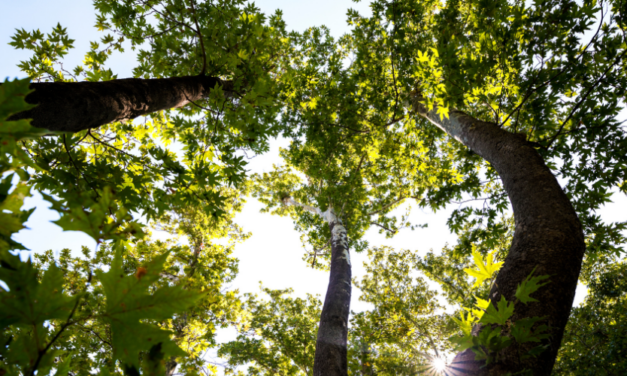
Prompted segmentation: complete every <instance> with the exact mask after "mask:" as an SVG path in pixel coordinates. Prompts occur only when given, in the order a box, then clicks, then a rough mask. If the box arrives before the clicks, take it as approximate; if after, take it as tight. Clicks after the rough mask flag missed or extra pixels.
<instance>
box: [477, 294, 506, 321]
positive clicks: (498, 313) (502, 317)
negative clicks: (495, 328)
mask: <svg viewBox="0 0 627 376" xmlns="http://www.w3.org/2000/svg"><path fill="white" fill-rule="evenodd" d="M497 306H498V309H497V308H496V307H494V305H493V304H492V302H490V304H489V305H488V308H487V309H486V311H485V313H484V314H483V316H482V317H481V320H479V322H480V323H481V324H486V325H490V324H498V325H505V323H506V322H507V320H509V318H510V317H512V315H513V314H514V303H511V302H508V301H507V299H505V297H504V296H501V300H500V301H499V302H498V304H497Z"/></svg>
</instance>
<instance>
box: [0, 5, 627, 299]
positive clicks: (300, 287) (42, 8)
mask: <svg viewBox="0 0 627 376" xmlns="http://www.w3.org/2000/svg"><path fill="white" fill-rule="evenodd" d="M367 4H368V2H361V3H358V4H355V3H354V2H352V1H350V0H299V1H295V0H261V1H258V2H257V6H258V7H260V8H261V10H262V11H263V12H265V13H266V14H268V13H273V12H274V10H275V9H277V8H280V9H282V10H283V12H284V19H285V20H286V22H287V25H288V29H295V30H297V31H302V30H304V29H306V28H307V27H310V26H318V25H322V24H324V25H327V26H328V27H329V28H330V29H331V32H332V33H333V35H335V36H340V35H342V34H343V33H345V32H347V31H348V27H347V25H346V23H345V18H346V10H347V9H348V8H354V9H358V10H359V11H360V12H362V13H365V14H369V12H370V11H369V8H368V5H367ZM0 9H2V12H0V57H1V58H0V79H4V78H5V77H8V78H11V79H12V78H14V77H24V74H23V73H22V72H20V71H19V69H18V68H17V64H18V63H19V61H20V60H25V59H28V58H29V57H30V53H29V52H27V51H16V50H14V49H13V47H11V46H9V45H8V44H7V43H8V42H10V37H11V36H12V35H13V34H14V31H15V29H16V28H24V29H26V30H29V31H30V30H32V29H37V28H39V29H40V30H41V31H42V32H44V33H48V32H50V30H51V29H52V27H54V26H55V25H56V24H57V22H60V23H61V25H62V26H63V27H66V28H67V31H68V33H69V36H70V38H73V39H75V40H76V42H75V46H76V48H75V49H74V50H73V52H72V53H70V55H69V56H68V58H67V59H66V61H67V64H66V68H67V67H70V68H72V67H74V66H75V65H76V64H77V63H79V62H80V61H81V59H82V57H83V54H84V52H85V51H87V50H88V45H89V42H90V41H95V40H99V39H100V37H101V36H102V34H101V33H99V32H98V31H97V30H96V29H95V28H94V27H93V25H94V23H95V17H94V11H93V8H92V5H91V1H88V0H55V1H50V0H21V1H14V0H0ZM134 65H135V60H134V58H133V57H132V55H131V51H130V49H129V50H127V53H126V54H124V55H122V54H119V53H115V54H114V55H112V57H111V58H110V60H109V64H108V67H111V68H112V70H113V72H114V73H117V74H118V76H119V77H120V78H125V77H131V69H132V68H133V66H134ZM281 144H283V146H286V143H285V141H284V140H283V141H281V140H278V141H275V142H274V143H273V144H272V150H271V152H270V153H268V154H266V155H263V156H258V157H256V158H254V159H253V160H252V161H251V163H250V165H249V168H250V169H251V170H252V171H254V172H263V171H270V170H271V169H272V164H273V163H276V164H279V163H280V159H279V157H278V147H279V146H281ZM615 199H616V200H618V201H619V202H620V204H618V203H617V204H613V205H611V206H609V207H607V208H604V209H603V210H602V211H601V213H600V214H601V215H602V216H603V217H604V218H605V219H606V220H607V221H624V220H627V213H625V211H624V210H622V211H621V210H620V208H621V207H622V208H624V207H625V204H627V200H626V199H625V197H624V196H621V197H615ZM27 206H29V207H33V206H36V207H37V210H36V211H35V213H34V214H33V215H32V216H31V219H30V220H29V221H28V223H27V225H28V227H29V229H28V230H23V231H21V232H20V233H19V234H17V236H16V240H17V241H20V242H22V243H23V244H24V245H25V246H27V247H28V248H30V249H31V250H32V252H43V251H45V250H48V249H52V250H54V251H59V250H61V249H63V248H70V249H72V250H75V251H78V250H80V247H81V246H82V245H86V246H88V247H90V248H91V249H94V246H95V243H94V241H93V240H92V239H91V238H89V237H88V236H87V235H84V234H82V233H78V232H62V231H61V230H60V228H59V227H57V226H56V225H54V224H52V223H50V221H51V220H54V219H57V218H58V216H57V214H56V213H55V212H53V211H50V210H49V209H47V207H48V204H47V203H45V202H43V201H42V200H41V198H40V197H39V196H36V197H35V198H32V199H28V200H27ZM260 208H261V205H260V204H259V203H258V202H257V201H255V200H252V199H251V200H249V203H248V205H247V206H246V207H245V209H244V211H243V212H242V213H241V214H239V215H238V216H237V221H238V223H239V224H241V225H242V226H243V228H244V230H245V231H251V232H252V233H253V236H252V237H251V238H250V239H249V240H248V241H246V242H245V243H243V244H241V245H239V246H238V247H237V248H236V252H235V256H236V257H238V258H239V259H240V273H239V276H238V277H237V279H236V281H235V282H234V284H233V286H232V287H233V288H238V289H239V290H240V291H241V292H259V281H263V284H264V286H266V287H270V288H273V289H284V288H288V287H292V288H294V290H295V292H296V295H298V296H304V295H305V294H306V293H313V294H320V295H321V298H324V294H325V292H326V287H327V283H328V274H327V273H326V272H321V271H315V270H312V269H311V268H308V267H307V266H306V265H305V263H304V262H303V261H302V260H301V257H302V254H303V249H302V246H301V243H300V239H299V234H298V233H297V232H296V231H294V230H293V225H292V222H291V220H290V219H289V218H281V217H277V216H271V215H269V214H261V213H259V209H260ZM454 208H455V206H451V207H450V208H448V210H443V211H441V212H439V213H437V214H433V213H431V212H424V211H421V210H419V209H417V208H414V211H413V214H412V220H413V223H428V224H429V225H428V228H426V229H417V230H415V231H413V232H412V231H409V230H404V231H403V232H401V233H400V234H399V235H397V236H396V237H395V238H394V239H392V240H388V239H385V238H384V237H383V236H382V235H379V234H378V233H377V231H376V230H371V231H370V232H368V233H367V235H366V239H367V240H368V241H369V242H370V244H371V245H389V246H392V247H395V248H398V249H401V248H409V249H412V250H419V251H421V252H420V253H421V254H423V253H424V252H425V251H428V250H429V249H436V250H437V249H440V248H441V247H442V246H443V245H444V244H445V243H447V242H448V243H450V244H454V243H455V242H456V237H455V236H453V235H451V234H450V233H449V231H448V228H447V227H446V219H447V218H448V215H449V214H450V212H451V210H452V209H454ZM351 256H352V261H353V262H352V264H353V275H354V276H355V277H358V278H360V277H361V276H362V275H363V274H364V269H363V266H362V263H363V261H365V260H366V254H365V253H363V254H357V255H356V254H354V253H353V254H352V255H351ZM581 290H583V289H579V290H578V294H577V297H576V303H578V302H580V301H581V299H582V298H583V294H582V292H583V291H581ZM353 291H354V292H353V301H352V307H351V308H352V309H353V310H356V311H360V310H363V309H365V308H367V307H366V305H365V304H364V303H361V302H358V300H357V298H358V296H359V291H358V290H357V289H354V290H353Z"/></svg>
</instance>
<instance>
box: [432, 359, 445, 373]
mask: <svg viewBox="0 0 627 376" xmlns="http://www.w3.org/2000/svg"><path fill="white" fill-rule="evenodd" d="M433 368H434V369H435V370H436V371H438V372H442V371H446V359H443V358H435V359H433Z"/></svg>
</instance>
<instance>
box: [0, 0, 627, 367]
mask: <svg viewBox="0 0 627 376" xmlns="http://www.w3.org/2000/svg"><path fill="white" fill-rule="evenodd" d="M370 7H371V9H372V14H371V15H363V14H359V13H358V12H356V11H352V10H351V11H349V12H348V15H347V22H348V24H349V25H351V31H350V32H349V33H347V34H345V35H343V36H341V37H339V38H333V37H332V36H331V34H330V31H329V30H328V29H327V28H326V27H311V28H309V29H307V30H306V31H304V32H302V33H297V32H294V31H289V30H288V27H287V25H286V23H285V21H284V20H283V19H282V14H281V12H280V11H277V12H276V13H275V14H274V15H272V16H267V15H264V14H262V13H261V12H260V10H259V9H258V8H256V7H255V6H254V4H252V3H246V2H245V1H243V0H219V1H211V0H210V1H200V0H96V1H94V8H95V12H96V19H97V23H96V28H97V29H98V30H100V31H102V32H104V33H105V35H104V36H103V37H102V39H101V40H100V41H94V42H92V43H91V48H90V50H89V51H87V52H86V54H85V59H84V62H83V64H82V65H80V66H77V67H76V68H74V69H67V68H65V67H64V66H63V58H64V56H66V55H67V52H68V50H69V49H71V48H73V43H74V40H73V39H71V38H70V37H75V36H73V35H70V33H68V31H67V30H66V29H65V28H63V27H62V25H58V26H57V27H55V28H54V29H53V30H52V31H51V32H50V33H49V34H44V33H42V32H41V31H39V30H33V31H29V30H24V29H18V30H16V32H15V35H14V36H13V38H12V42H11V45H12V46H13V47H15V48H17V49H26V50H29V51H31V52H32V58H30V59H29V60H26V61H22V62H19V67H20V69H21V70H22V71H23V72H24V73H25V75H27V76H28V78H25V79H21V80H17V79H16V80H14V81H8V80H6V81H5V82H4V83H2V84H0V149H1V154H0V172H1V173H2V176H1V178H2V180H1V181H0V209H2V210H0V281H2V284H0V301H1V303H2V304H0V360H1V362H0V376H1V375H5V374H6V375H47V374H53V372H54V374H55V375H59V376H61V375H87V374H93V373H94V372H96V373H97V374H102V375H140V374H141V375H162V374H167V375H174V374H185V375H199V374H221V373H226V374H241V375H244V374H248V375H315V376H318V375H348V374H351V375H415V374H417V373H418V374H421V373H425V374H448V373H450V372H453V373H454V372H464V373H465V374H472V375H506V374H532V375H550V374H560V375H580V374H581V375H588V374H590V375H591V374H595V375H596V374H605V375H613V374H616V375H618V374H621V371H623V370H624V369H625V367H626V365H625V360H624V359H626V358H627V342H626V341H625V338H626V335H627V328H626V327H625V325H624V322H625V320H624V316H625V310H626V308H627V307H626V305H625V304H626V302H625V295H626V294H627V286H626V285H625V283H624V278H623V277H624V275H625V262H624V252H625V251H624V244H625V240H626V239H625V236H624V231H625V229H626V226H627V222H618V223H613V222H608V221H607V220H606V219H605V218H602V217H601V216H600V215H598V214H597V210H598V209H600V208H601V207H602V206H603V205H606V204H608V203H609V202H611V196H612V195H613V194H625V193H627V185H626V184H625V182H626V181H627V167H626V166H627V159H626V158H627V157H626V155H627V135H626V133H625V130H624V127H623V120H622V118H623V117H624V113H623V112H622V111H623V106H624V102H625V98H626V93H627V59H626V54H627V24H626V22H627V20H625V9H627V8H626V7H625V4H624V1H623V0H609V1H597V0H584V1H582V2H575V1H572V0H538V1H534V2H524V1H512V0H509V1H507V0H503V1H493V2H486V1H475V0H473V1H466V2H461V1H454V0H449V1H439V0H425V1H419V2H418V1H413V0H412V1H410V0H393V1H388V0H375V1H372V2H371V4H370ZM76 37H78V36H76ZM128 46H130V48H131V49H133V50H136V51H137V53H136V56H137V64H136V67H135V69H134V70H133V75H134V78H132V79H120V78H118V77H117V75H116V74H115V72H114V71H113V70H112V69H110V68H107V66H106V64H107V60H108V58H109V56H110V55H111V54H112V53H113V52H114V51H116V53H122V54H123V53H125V50H124V49H125V48H128ZM16 63H17V62H16ZM63 106H66V107H67V108H66V107H63ZM139 116H143V119H138V118H137V117H139ZM279 136H280V137H284V138H286V139H288V140H289V142H290V143H289V146H288V147H286V148H285V149H282V150H281V151H280V156H281V158H282V160H283V164H282V165H280V166H273V168H272V169H270V166H268V172H266V173H263V174H249V173H248V171H247V169H246V159H245V157H246V156H247V155H248V153H252V154H261V153H265V152H267V151H268V150H269V145H270V143H271V142H273V140H274V139H275V138H276V137H279ZM33 190H36V191H38V192H40V193H41V195H42V196H43V197H44V198H45V200H47V201H49V202H50V203H51V205H52V207H51V208H52V209H53V210H55V211H56V212H58V213H59V215H60V219H59V220H57V221H56V222H55V223H56V224H57V225H59V226H60V227H61V228H62V229H64V230H67V231H82V232H84V233H85V234H87V235H89V236H91V237H92V238H93V239H94V240H95V241H96V242H97V244H98V246H97V248H96V250H90V249H87V248H84V249H83V252H82V255H72V254H71V252H70V251H69V250H63V251H61V252H60V253H59V254H55V253H54V252H52V251H49V252H46V253H44V254H37V255H29V254H28V253H26V252H24V251H27V250H26V248H25V247H24V246H23V245H21V244H19V243H17V242H16V241H15V240H13V239H12V236H13V235H14V234H15V233H17V232H18V231H20V230H21V229H23V228H24V223H25V222H26V221H27V220H28V218H29V216H30V215H31V214H32V212H33V210H24V209H22V207H23V201H24V198H25V197H28V196H29V195H30V193H31V192H32V191H33ZM249 196H252V197H254V198H256V199H258V200H259V201H260V202H261V203H262V204H264V205H265V207H264V209H263V211H265V212H268V213H271V214H277V215H287V216H289V217H290V218H291V219H292V220H293V223H294V227H295V229H296V230H297V231H298V232H299V233H300V234H301V239H302V241H303V246H304V249H305V250H304V256H303V261H304V262H305V263H304V265H303V267H313V268H319V269H322V270H330V279H329V287H328V290H327V291H328V292H327V295H326V296H325V298H324V300H323V301H321V300H320V299H319V298H318V297H316V296H308V297H307V298H306V299H301V298H293V297H291V296H289V294H290V293H291V292H292V291H291V290H290V289H285V290H272V289H268V288H262V292H263V293H265V296H267V299H263V298H260V297H259V296H257V295H255V294H247V295H240V294H238V292H237V291H234V290H230V289H229V288H228V285H229V283H230V282H232V281H233V279H234V278H235V276H236V275H237V272H238V267H237V264H238V260H237V259H236V258H234V257H233V255H232V253H233V250H234V247H236V246H237V244H238V243H239V242H241V241H245V239H246V238H247V237H248V234H247V233H246V232H244V231H245V230H246V229H242V228H240V227H239V226H238V225H237V223H236V222H235V220H234V217H235V215H236V214H237V213H238V212H240V211H241V210H242V208H243V205H245V203H246V199H247V197H249ZM460 202H461V203H460ZM453 203H457V205H458V207H457V209H455V210H453V212H452V214H451V216H450V218H449V219H448V222H447V224H448V226H449V229H450V230H451V232H452V233H454V234H455V235H456V236H457V237H458V241H457V243H456V244H454V245H448V246H446V247H444V248H443V249H441V250H439V249H438V250H431V251H429V252H424V251H426V250H425V249H424V248H423V247H421V244H420V237H418V236H416V242H415V249H413V250H401V249H393V248H391V247H385V246H380V245H378V244H370V243H369V242H368V241H367V240H366V239H365V238H364V234H365V233H366V231H367V230H368V229H371V228H376V229H378V230H379V231H380V232H382V233H385V234H386V236H388V237H393V236H395V235H396V234H397V233H398V232H399V231H409V230H414V229H416V228H421V227H425V226H426V224H422V223H413V222H412V221H411V219H410V217H409V215H408V213H403V212H402V211H401V210H402V209H404V208H407V207H408V205H413V206H414V207H418V208H422V209H430V210H433V211H439V210H442V209H444V208H446V207H447V206H450V205H451V204H453ZM155 229H158V230H161V231H166V232H167V233H169V234H170V236H171V239H170V240H168V241H159V240H156V239H155V238H154V237H153V236H152V231H154V230H155ZM277 241H280V239H277ZM268 246H272V245H271V244H269V245H268ZM364 251H365V252H367V254H368V259H369V262H368V263H367V264H366V265H365V267H366V275H365V276H364V277H363V278H362V279H361V280H357V279H353V280H352V282H351V268H352V264H351V261H350V254H351V252H364ZM418 251H423V252H422V253H419V252H418ZM26 255H28V256H27V257H25V256H26ZM289 283H290V282H289V281H286V285H287V286H289ZM577 283H583V284H585V285H586V286H587V287H588V288H589V295H588V297H587V298H586V300H585V301H584V303H583V304H582V305H581V306H579V307H576V308H573V309H571V306H572V302H573V297H574V294H575V289H576V286H577ZM347 286H348V287H347ZM351 286H354V287H356V288H357V289H359V290H360V291H361V297H360V299H361V300H363V301H364V302H367V303H369V304H370V306H371V309H369V310H366V311H363V312H351V313H350V316H349V312H350V296H351ZM436 286H437V289H436V288H435V287H436ZM436 290H437V291H436ZM227 327H230V328H234V329H235V330H236V331H237V336H236V338H234V339H233V340H231V341H229V342H225V343H221V342H220V341H219V339H218V338H217V335H216V331H217V329H218V328H227ZM216 351H217V354H218V355H219V356H221V357H223V358H224V359H226V360H225V361H226V365H225V367H222V369H220V367H218V366H216V365H215V364H211V363H209V362H208V361H207V356H208V354H209V353H214V352H216Z"/></svg>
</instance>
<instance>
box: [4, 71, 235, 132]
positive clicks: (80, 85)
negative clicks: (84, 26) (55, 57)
mask: <svg viewBox="0 0 627 376" xmlns="http://www.w3.org/2000/svg"><path fill="white" fill-rule="evenodd" d="M225 84H227V85H228V84H230V82H223V81H222V80H220V79H219V78H216V77H205V76H186V77H173V78H155V79H141V78H126V79H119V80H112V81H103V82H86V81H85V82H42V83H31V84H30V88H31V89H34V90H35V91H34V92H32V93H30V94H29V95H27V96H26V102H28V103H31V104H36V105H37V107H35V108H33V109H30V110H28V111H24V112H21V113H18V114H16V115H13V116H12V117H11V118H10V119H9V120H18V119H33V121H32V122H31V124H32V125H33V126H35V127H38V128H45V129H48V130H51V131H64V132H78V131H82V130H86V129H92V128H97V127H100V126H102V125H104V124H108V123H111V122H115V121H122V120H129V119H134V118H136V117H138V116H142V115H146V114H149V113H151V112H156V111H161V110H166V109H170V108H177V107H183V106H185V105H186V104H188V103H190V101H198V100H201V99H202V98H204V97H206V96H208V95H209V92H210V90H211V89H213V88H214V87H215V86H216V85H225Z"/></svg>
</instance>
